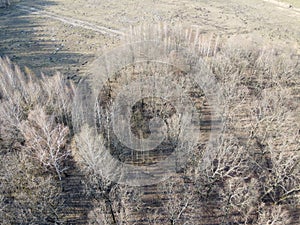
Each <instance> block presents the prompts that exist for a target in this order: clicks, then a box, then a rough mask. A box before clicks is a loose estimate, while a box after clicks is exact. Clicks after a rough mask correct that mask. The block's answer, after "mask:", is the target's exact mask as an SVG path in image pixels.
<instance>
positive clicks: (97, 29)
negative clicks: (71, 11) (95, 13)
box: [17, 4, 124, 36]
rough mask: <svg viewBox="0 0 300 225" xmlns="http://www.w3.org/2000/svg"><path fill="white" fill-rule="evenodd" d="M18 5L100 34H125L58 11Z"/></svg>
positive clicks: (43, 15) (37, 13) (30, 11)
mask: <svg viewBox="0 0 300 225" xmlns="http://www.w3.org/2000/svg"><path fill="white" fill-rule="evenodd" d="M17 7H18V8H19V9H20V10H21V11H25V12H28V13H32V14H36V15H39V16H42V17H48V18H50V19H54V20H58V21H60V22H62V23H65V24H70V25H73V26H75V27H81V28H85V29H88V30H92V31H95V32H98V33H100V34H104V35H113V36H115V35H123V34H124V33H123V32H121V31H117V30H113V29H110V28H107V27H103V26H98V25H96V24H92V23H89V22H86V21H82V20H78V19H73V18H69V17H65V16H60V15H58V14H56V13H51V12H47V11H46V10H43V9H39V8H35V7H30V6H26V5H23V4H19V5H18V6H17Z"/></svg>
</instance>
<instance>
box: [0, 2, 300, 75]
mask: <svg viewBox="0 0 300 225" xmlns="http://www.w3.org/2000/svg"><path fill="white" fill-rule="evenodd" d="M274 2H275V1H273V0H272V1H270V0H266V1H264V0H248V1H243V0H229V1H226V2H225V1H221V0H214V1H207V0H203V1H196V0H188V1H182V0H180V1H179V0H146V1H139V0H128V1H117V0H111V1H99V0H88V1H84V0H76V1H74V0H45V1H38V0H28V1H13V4H12V6H11V7H10V8H8V9H0V17H1V20H0V29H1V33H0V55H1V56H4V55H7V56H9V57H10V58H11V59H12V60H13V61H14V62H16V63H18V64H19V65H21V66H22V67H23V66H27V67H29V68H30V69H31V70H33V71H34V72H36V73H40V72H43V73H46V74H49V75H50V74H53V73H54V72H55V71H60V72H62V73H64V74H65V75H66V76H67V77H71V78H73V77H76V76H78V75H84V74H85V73H86V68H87V65H89V63H90V62H92V61H93V59H94V58H95V56H97V55H99V54H101V52H102V51H106V50H108V49H111V48H112V47H113V46H115V45H117V44H118V43H120V39H121V35H118V34H117V35H114V34H113V33H111V34H110V35H107V33H106V32H101V30H102V31H105V30H103V29H102V28H104V29H105V28H111V29H114V30H118V31H124V32H126V30H128V29H129V27H130V26H135V25H138V24H143V23H159V22H168V23H171V24H177V23H181V24H184V25H190V26H199V27H201V30H202V31H203V33H207V34H211V33H215V34H217V35H220V36H221V37H232V38H234V40H237V41H238V42H240V43H241V45H243V42H244V41H245V40H248V41H249V40H250V41H253V42H263V43H264V44H266V45H268V46H270V45H271V46H279V47H281V48H282V49H285V50H287V51H290V49H294V50H295V54H296V55H299V54H300V47H299V46H300V12H299V11H298V9H297V8H295V7H293V8H290V7H288V5H286V4H283V5H282V4H275V3H274ZM294 2H296V1H294ZM291 3H292V4H294V3H293V1H291ZM295 5H296V4H295ZM26 6H27V8H24V7H26ZM28 6H30V7H34V9H32V8H28ZM293 6H294V5H293ZM37 12H38V13H37ZM87 23H88V24H87ZM86 24H87V25H86ZM98 27H100V29H98ZM105 33H106V34H105ZM245 43H246V42H245Z"/></svg>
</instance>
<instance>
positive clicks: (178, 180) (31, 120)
mask: <svg viewBox="0 0 300 225" xmlns="http://www.w3.org/2000/svg"><path fill="white" fill-rule="evenodd" d="M151 29H154V28H151ZM155 29H157V28H155ZM168 29H169V28H166V27H162V28H160V29H157V30H158V31H157V30H155V32H154V31H153V30H152V31H153V32H152V31H151V30H150V31H151V34H149V35H150V36H149V35H148V36H149V37H151V35H154V34H155V35H158V39H159V40H162V41H164V40H165V39H167V40H170V39H171V38H172V36H174V35H175V38H174V40H175V41H176V43H177V44H175V46H178V45H180V47H182V46H184V45H185V43H193V47H190V48H193V49H197V50H199V52H200V55H199V57H201V58H202V59H203V60H204V61H205V63H206V64H207V66H208V68H209V69H210V70H211V71H212V73H213V75H214V76H215V77H216V80H217V81H218V82H219V84H220V87H221V88H220V92H221V93H222V98H219V99H218V101H219V102H218V105H219V106H220V110H219V111H220V113H221V117H222V118H223V119H224V127H223V128H222V129H223V130H222V133H221V135H220V136H219V137H218V138H217V139H216V140H217V142H216V143H214V145H211V146H203V145H202V144H203V143H199V145H197V146H189V145H187V146H189V147H190V148H191V149H189V150H188V152H189V155H188V156H187V159H185V162H186V163H184V164H180V168H178V169H176V172H177V173H174V174H173V176H172V177H171V178H169V179H167V180H166V181H164V182H161V183H160V184H158V185H154V186H153V187H136V188H132V187H128V186H126V185H120V184H118V183H116V182H113V181H111V180H108V179H107V178H106V177H105V176H104V174H103V173H102V172H103V168H105V165H104V164H105V163H107V164H110V166H113V164H111V162H110V161H107V160H105V159H106V157H105V154H107V152H106V150H105V149H106V148H105V147H107V146H111V145H113V144H114V143H107V140H109V139H105V138H103V137H102V136H101V133H97V132H96V129H95V127H89V126H87V125H85V126H83V127H81V130H80V131H79V132H76V133H75V131H74V126H73V125H74V121H72V104H73V100H74V95H75V90H74V87H73V85H72V84H71V83H69V82H67V81H66V80H65V79H64V78H63V77H62V75H60V74H56V75H54V76H52V77H45V76H43V75H41V76H38V77H37V76H35V75H34V74H32V73H31V71H30V70H29V69H25V73H23V72H21V71H20V69H19V68H18V67H17V66H15V65H14V64H13V63H11V62H10V60H9V59H8V58H2V59H0V113H1V115H2V116H1V118H0V124H1V126H0V165H1V167H0V170H1V176H0V179H1V182H0V200H1V202H0V218H1V219H0V222H1V224H12V223H18V224H54V223H57V224H58V223H61V224H62V223H64V222H65V218H64V215H63V214H62V207H63V201H62V198H61V196H62V194H63V187H62V186H61V184H62V180H63V179H65V178H64V176H66V174H67V170H68V168H67V167H66V161H67V160H69V159H70V158H73V159H75V161H76V163H77V165H78V166H79V167H80V169H81V171H82V172H83V174H85V179H84V180H82V182H83V183H84V184H85V191H86V195H87V197H89V199H91V203H92V204H93V209H86V210H89V215H88V217H89V221H88V223H90V224H141V223H142V222H141V220H143V223H144V224H162V223H163V224H201V223H206V222H208V221H205V218H208V215H210V218H209V219H207V220H211V221H212V220H213V221H214V222H215V223H218V224H232V223H234V222H235V223H243V224H289V223H293V222H294V223H297V221H295V218H293V216H292V215H291V213H290V210H289V208H291V207H294V208H297V207H299V191H300V180H299V179H300V165H299V157H300V153H299V150H300V142H299V140H300V138H299V136H300V132H299V127H300V124H299V123H300V118H299V115H300V109H299V104H297V98H298V97H299V96H298V95H299V71H300V68H299V65H298V64H297V63H295V61H294V60H293V59H291V58H289V55H288V56H286V57H285V56H284V55H281V56H278V55H280V54H279V53H278V52H276V51H275V50H269V49H265V50H257V49H238V48H235V47H234V46H232V45H226V44H223V43H222V42H220V43H221V44H215V46H214V45H213V43H215V42H216V40H215V39H214V38H212V39H210V40H209V41H207V42H205V41H204V39H203V38H202V37H201V38H200V36H201V35H200V33H199V31H198V30H196V31H195V30H188V31H187V32H178V33H179V34H178V33H177V31H176V32H175V31H174V30H173V31H172V30H168ZM131 32H132V35H133V36H134V38H133V39H135V38H138V35H136V34H135V33H134V32H140V31H131ZM141 33H143V34H144V35H145V32H141ZM146 35H147V34H146ZM176 35H179V36H176ZM143 38H146V37H143ZM147 38H148V37H147ZM197 38H198V39H199V40H200V39H201V41H202V42H200V41H199V40H198V39H197ZM186 39H187V40H189V41H187V42H183V41H184V40H186ZM142 40H144V39H142ZM133 41H135V40H133ZM186 45H188V46H189V44H186ZM178 49H179V48H178ZM178 54H180V52H179V53H178ZM168 57H173V55H172V54H170V55H169V56H168ZM172 62H173V63H176V60H174V59H173V61H172ZM180 63H182V62H180ZM175 68H176V71H175V72H174V76H177V77H184V76H187V73H186V69H180V68H186V67H185V66H182V65H180V66H178V67H177V66H176V65H175ZM178 68H179V69H178ZM131 72H132V70H126V69H125V70H124V71H122V73H120V74H121V75H122V76H126V78H124V77H121V78H116V80H115V81H114V83H113V84H112V85H111V87H112V89H113V88H115V89H116V90H112V91H114V92H118V90H119V88H120V87H122V85H123V84H122V82H121V81H122V80H128V79H130V78H131V76H132V73H131ZM120 74H119V75H120ZM135 76H136V75H135ZM143 76H146V75H145V74H140V77H141V78H143ZM118 82H121V83H118ZM108 85H109V82H108ZM189 87H191V86H189ZM112 96H113V95H112ZM202 97H203V96H202ZM108 99H109V97H108ZM111 100H113V98H112V99H111ZM201 101H202V100H201ZM199 102H200V101H199ZM202 103H203V105H205V104H209V102H208V103H207V102H205V99H204V100H203V102H202ZM170 104H172V103H170ZM161 110H162V111H163V110H165V108H162V109H161ZM104 118H105V117H104ZM101 119H103V115H101ZM95 121H99V118H97V119H96V120H95ZM135 122H136V121H135ZM137 122H138V121H137ZM142 122H144V121H142ZM134 125H136V124H134ZM76 126H77V125H76ZM96 128H97V127H96ZM175 128H176V126H170V129H175ZM108 129H109V128H108ZM135 129H138V126H136V127H135ZM143 129H144V128H143ZM171 131H172V132H173V133H178V132H177V131H174V130H171ZM211 132H213V131H211ZM95 133H97V135H95ZM119 150H120V151H122V149H119ZM204 151H208V152H210V154H204V153H205V152H204ZM204 155H205V156H206V157H203V156H204ZM179 161H180V159H179ZM151 188H152V189H151ZM148 189H149V190H150V189H151V191H147V190H148ZM153 190H154V191H153ZM149 193H150V194H149ZM148 198H151V199H152V200H151V201H150V203H149V199H148ZM147 199H148V200H147ZM151 202H152V203H151ZM139 217H140V218H139Z"/></svg>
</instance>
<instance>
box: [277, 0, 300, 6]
mask: <svg viewBox="0 0 300 225" xmlns="http://www.w3.org/2000/svg"><path fill="white" fill-rule="evenodd" d="M281 2H286V3H289V4H291V5H292V6H293V7H296V8H300V1H299V0H281Z"/></svg>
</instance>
